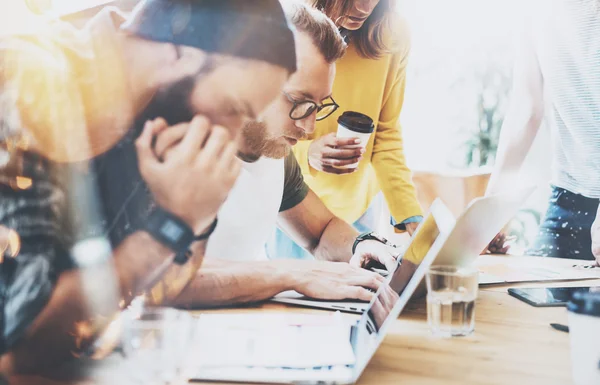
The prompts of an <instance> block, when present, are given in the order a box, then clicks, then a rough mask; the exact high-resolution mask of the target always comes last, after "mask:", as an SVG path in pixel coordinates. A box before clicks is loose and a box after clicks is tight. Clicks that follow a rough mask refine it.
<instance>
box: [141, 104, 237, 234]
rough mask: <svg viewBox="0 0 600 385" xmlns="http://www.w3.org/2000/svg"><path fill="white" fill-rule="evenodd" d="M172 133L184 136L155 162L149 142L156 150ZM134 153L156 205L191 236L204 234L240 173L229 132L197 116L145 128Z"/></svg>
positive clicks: (154, 155)
mask: <svg viewBox="0 0 600 385" xmlns="http://www.w3.org/2000/svg"><path fill="white" fill-rule="evenodd" d="M171 130H172V131H174V132H176V133H181V134H182V136H180V137H179V140H176V141H175V142H173V143H172V145H171V146H170V147H166V148H169V151H168V156H166V155H167V153H164V154H162V156H158V155H157V153H156V151H155V149H154V148H153V147H155V146H153V142H154V141H155V140H157V145H158V143H159V139H160V136H161V133H163V134H165V135H166V133H167V132H170V131H171ZM160 143H162V141H161V142H160ZM136 147H137V153H138V160H139V166H140V172H141V174H142V177H143V178H144V181H145V182H146V183H147V184H148V186H149V188H150V191H152V194H153V196H154V199H155V200H156V203H157V204H158V205H160V206H161V207H162V208H163V209H165V210H167V211H169V212H171V213H172V214H173V215H176V216H178V217H179V218H181V219H182V220H183V221H185V222H186V223H187V224H188V225H189V226H190V227H191V228H192V229H193V230H194V232H196V233H201V232H203V231H205V230H206V229H207V228H208V227H209V226H210V224H211V223H212V221H213V220H214V219H215V217H216V215H217V212H218V210H219V208H220V207H221V205H222V204H223V202H224V201H225V199H226V198H227V195H228V194H229V191H230V190H231V188H232V187H233V184H234V183H235V180H236V179H237V177H238V175H239V172H240V163H239V161H238V160H237V158H236V154H237V146H236V144H235V142H234V141H233V140H232V139H231V136H230V135H229V132H228V130H227V129H225V128H223V127H221V126H213V125H212V124H211V123H210V122H209V121H208V119H206V118H204V117H201V116H196V117H195V118H194V119H193V120H192V121H191V122H190V123H182V124H178V125H176V126H174V127H168V125H167V123H166V122H165V121H164V119H161V118H159V119H156V120H154V121H149V122H147V123H146V125H145V127H144V131H143V132H142V135H141V136H140V137H139V138H138V140H137V141H136ZM166 148H165V150H166Z"/></svg>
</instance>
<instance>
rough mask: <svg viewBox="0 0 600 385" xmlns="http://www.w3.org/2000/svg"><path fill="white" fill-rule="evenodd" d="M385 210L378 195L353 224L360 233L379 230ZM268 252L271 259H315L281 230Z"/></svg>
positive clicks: (273, 239) (273, 236)
mask: <svg viewBox="0 0 600 385" xmlns="http://www.w3.org/2000/svg"><path fill="white" fill-rule="evenodd" d="M382 210H383V194H378V195H377V196H376V197H375V198H374V199H373V202H371V205H370V206H369V208H368V209H367V211H365V213H364V214H363V215H362V216H361V217H360V218H358V219H357V220H356V222H354V223H353V224H352V226H354V228H355V229H356V230H357V231H358V232H360V233H366V232H369V231H374V230H376V229H377V225H378V222H379V218H380V217H381V211H382ZM265 248H266V252H267V256H268V257H269V259H277V258H295V259H313V258H314V257H313V256H312V255H311V254H310V253H309V252H308V251H306V250H304V249H303V248H302V247H300V246H298V245H297V244H296V242H294V241H293V240H292V239H291V238H290V237H288V236H287V234H286V233H284V232H283V231H281V230H280V229H279V228H277V229H276V230H275V232H274V233H273V235H272V236H271V239H269V241H268V242H267V244H266V246H265Z"/></svg>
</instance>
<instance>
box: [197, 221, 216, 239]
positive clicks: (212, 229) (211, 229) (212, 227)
mask: <svg viewBox="0 0 600 385" xmlns="http://www.w3.org/2000/svg"><path fill="white" fill-rule="evenodd" d="M218 223H219V220H218V218H215V220H214V221H213V223H211V225H210V227H209V228H208V230H206V231H205V232H203V233H202V234H200V235H196V236H195V237H194V241H204V240H206V239H208V237H210V236H211V234H212V233H214V232H215V229H216V228H217V224H218Z"/></svg>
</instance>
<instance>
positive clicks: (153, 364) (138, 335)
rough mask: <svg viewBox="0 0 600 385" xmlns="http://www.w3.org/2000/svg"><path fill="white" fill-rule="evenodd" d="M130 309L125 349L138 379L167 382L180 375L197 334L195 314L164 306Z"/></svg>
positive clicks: (140, 381) (150, 383) (148, 382)
mask: <svg viewBox="0 0 600 385" xmlns="http://www.w3.org/2000/svg"><path fill="white" fill-rule="evenodd" d="M128 311H129V313H128V314H127V316H126V317H125V320H124V323H125V325H124V326H125V327H124V332H125V333H124V344H123V345H124V346H123V350H124V353H125V356H126V365H127V366H129V374H130V376H131V377H132V378H133V379H134V382H136V383H138V384H140V385H141V384H144V385H164V384H171V383H174V382H175V381H177V380H178V379H180V377H181V375H182V370H183V369H184V364H185V361H186V357H187V353H188V350H189V348H190V345H191V344H190V342H191V340H192V336H193V324H194V322H193V317H192V315H191V314H190V313H188V312H185V311H179V310H176V309H172V308H161V307H143V308H142V307H138V308H137V309H135V308H132V309H129V310H128Z"/></svg>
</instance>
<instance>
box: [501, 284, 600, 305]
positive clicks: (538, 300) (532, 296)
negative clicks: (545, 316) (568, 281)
mask: <svg viewBox="0 0 600 385" xmlns="http://www.w3.org/2000/svg"><path fill="white" fill-rule="evenodd" d="M590 290H591V291H600V286H594V287H553V288H523V289H515V288H511V289H508V294H510V295H512V296H513V297H515V298H518V299H520V300H521V301H523V302H526V303H528V304H530V305H531V306H535V307H549V306H565V305H566V304H567V302H569V300H571V297H572V296H573V293H575V292H576V291H583V292H589V291H590Z"/></svg>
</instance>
